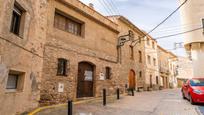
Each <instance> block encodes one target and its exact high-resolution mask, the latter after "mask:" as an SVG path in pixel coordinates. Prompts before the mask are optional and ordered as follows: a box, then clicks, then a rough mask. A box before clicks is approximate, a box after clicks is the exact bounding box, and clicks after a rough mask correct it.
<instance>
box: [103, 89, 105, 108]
mask: <svg viewBox="0 0 204 115" xmlns="http://www.w3.org/2000/svg"><path fill="white" fill-rule="evenodd" d="M103 106H106V89H103Z"/></svg>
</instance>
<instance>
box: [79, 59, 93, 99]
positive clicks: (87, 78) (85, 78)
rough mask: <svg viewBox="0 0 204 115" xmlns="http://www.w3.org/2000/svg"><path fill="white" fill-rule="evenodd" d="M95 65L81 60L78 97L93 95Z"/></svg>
mask: <svg viewBox="0 0 204 115" xmlns="http://www.w3.org/2000/svg"><path fill="white" fill-rule="evenodd" d="M93 76H94V66H93V65H91V64H89V63H87V62H81V63H79V66H78V83H77V98H80V97H93V80H94V79H93V78H94V77H93Z"/></svg>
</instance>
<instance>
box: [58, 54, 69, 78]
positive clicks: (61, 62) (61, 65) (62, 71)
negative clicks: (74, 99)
mask: <svg viewBox="0 0 204 115" xmlns="http://www.w3.org/2000/svg"><path fill="white" fill-rule="evenodd" d="M57 75H61V76H66V75H67V60H66V59H63V58H59V59H58V68H57Z"/></svg>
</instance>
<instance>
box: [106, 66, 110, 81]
mask: <svg viewBox="0 0 204 115" xmlns="http://www.w3.org/2000/svg"><path fill="white" fill-rule="evenodd" d="M105 75H106V79H110V77H111V68H110V67H106V72H105Z"/></svg>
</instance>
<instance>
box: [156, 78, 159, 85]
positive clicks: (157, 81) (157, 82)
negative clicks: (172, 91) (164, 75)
mask: <svg viewBox="0 0 204 115" xmlns="http://www.w3.org/2000/svg"><path fill="white" fill-rule="evenodd" d="M156 84H157V85H158V84H159V77H158V76H156Z"/></svg>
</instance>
